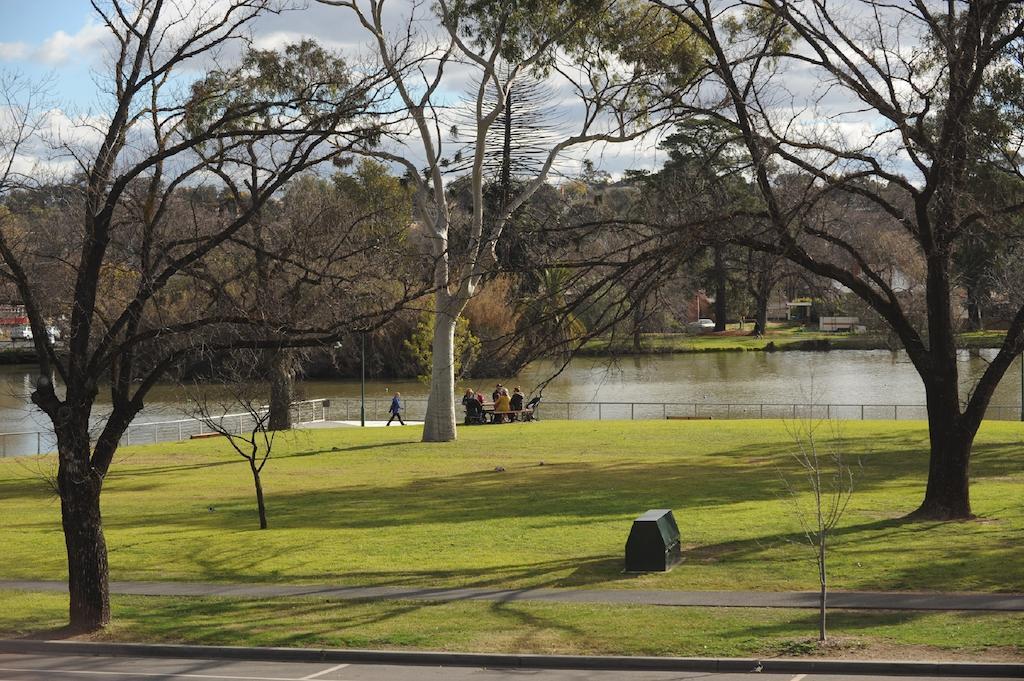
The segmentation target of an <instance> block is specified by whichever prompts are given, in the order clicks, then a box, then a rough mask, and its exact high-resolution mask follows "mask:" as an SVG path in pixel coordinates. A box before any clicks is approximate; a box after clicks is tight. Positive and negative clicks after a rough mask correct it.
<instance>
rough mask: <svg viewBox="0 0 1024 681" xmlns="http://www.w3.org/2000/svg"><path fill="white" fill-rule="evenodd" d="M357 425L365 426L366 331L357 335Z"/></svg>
mask: <svg viewBox="0 0 1024 681" xmlns="http://www.w3.org/2000/svg"><path fill="white" fill-rule="evenodd" d="M359 425H360V426H362V427H363V428H365V427H366V332H365V331H364V332H363V333H362V335H360V336H359Z"/></svg>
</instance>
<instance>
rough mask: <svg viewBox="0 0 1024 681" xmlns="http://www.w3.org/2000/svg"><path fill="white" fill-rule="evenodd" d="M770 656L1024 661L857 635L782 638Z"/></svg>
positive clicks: (1011, 651)
mask: <svg viewBox="0 0 1024 681" xmlns="http://www.w3.org/2000/svg"><path fill="white" fill-rule="evenodd" d="M765 653H767V654H769V655H770V656H771V657H809V658H823V659H830V660H894V661H898V662H920V661H926V662H1024V650H1021V649H1019V648H1016V647H1013V646H992V647H989V648H985V649H982V650H977V649H950V648H940V647H938V646H928V645H911V644H906V643H894V642H892V641H885V640H880V639H873V638H866V637H861V636H835V637H831V638H829V640H828V641H826V642H824V643H819V642H818V640H817V638H802V639H784V640H781V641H777V642H775V643H773V644H771V645H769V646H768V647H767V648H766V649H765Z"/></svg>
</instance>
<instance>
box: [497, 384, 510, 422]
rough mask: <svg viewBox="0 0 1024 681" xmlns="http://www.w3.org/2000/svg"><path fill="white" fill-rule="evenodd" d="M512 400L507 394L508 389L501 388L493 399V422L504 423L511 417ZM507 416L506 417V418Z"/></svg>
mask: <svg viewBox="0 0 1024 681" xmlns="http://www.w3.org/2000/svg"><path fill="white" fill-rule="evenodd" d="M511 412H512V401H511V399H509V396H508V389H507V388H502V389H501V391H500V393H499V394H498V397H497V398H496V399H495V400H494V421H493V423H504V422H505V421H506V420H507V419H511V418H512V413H511ZM506 417H507V418H506Z"/></svg>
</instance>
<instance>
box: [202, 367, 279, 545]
mask: <svg viewBox="0 0 1024 681" xmlns="http://www.w3.org/2000/svg"><path fill="white" fill-rule="evenodd" d="M285 351H286V350H284V349H281V350H279V351H278V352H285ZM265 354H266V351H263V350H248V349H245V350H235V351H233V352H232V353H231V355H230V356H228V357H227V358H220V359H216V360H214V361H215V362H216V363H217V365H218V366H217V369H215V370H214V376H213V378H214V379H216V381H217V382H218V384H213V383H204V384H199V383H197V384H195V385H194V386H193V387H192V388H190V389H189V390H188V392H189V393H190V394H189V406H188V407H187V408H186V410H187V411H188V414H189V416H191V417H192V418H195V419H197V420H198V421H200V422H201V423H202V424H203V425H204V426H206V428H208V429H209V430H211V431H212V432H214V433H218V434H220V435H222V436H223V437H224V439H225V440H227V442H228V444H230V445H231V449H232V450H234V452H235V453H236V454H238V455H239V456H240V457H242V458H243V459H245V460H246V462H247V463H248V464H249V470H250V472H251V473H252V482H253V487H254V489H255V492H256V508H257V510H258V512H259V519H260V529H261V530H265V529H267V504H266V501H265V500H264V497H263V480H262V478H261V477H260V476H261V474H262V473H263V468H264V466H266V465H267V461H269V460H270V454H271V452H272V451H273V449H274V440H275V436H276V435H277V430H275V429H274V428H272V427H271V423H270V413H271V410H270V407H269V406H268V405H265V404H263V401H262V400H263V398H265V396H266V393H267V389H266V385H265V382H264V381H265V372H263V371H262V366H263V364H264V361H263V360H264V359H265Z"/></svg>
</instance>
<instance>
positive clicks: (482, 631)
mask: <svg viewBox="0 0 1024 681" xmlns="http://www.w3.org/2000/svg"><path fill="white" fill-rule="evenodd" d="M65 600H66V599H65V598H64V597H62V596H59V595H56V594H29V593H20V592H2V591H0V602H3V603H4V607H3V608H0V632H4V633H5V635H7V636H18V635H31V634H38V632H39V631H40V630H47V629H53V628H57V627H60V626H62V625H63V624H64V622H65V612H66V608H67V604H66V602H65ZM112 608H113V612H114V621H113V623H112V624H111V626H110V627H109V628H108V629H106V630H105V631H102V632H100V633H99V634H96V635H93V636H91V637H90V638H92V639H94V640H113V641H136V642H159V643H178V642H187V643H194V644H199V645H248V646H296V647H341V648H373V649H380V648H405V649H426V650H454V651H474V652H512V653H560V654H577V655H585V654H592V655H682V656H700V657H712V656H742V657H747V656H750V657H772V656H786V657H791V656H802V655H824V656H827V657H860V658H870V657H876V658H884V659H927V660H935V659H987V660H1007V661H1019V660H1021V659H1024V615H1021V614H1020V613H1015V614H1013V613H969V614H968V613H923V612H913V613H910V612H907V613H896V612H871V613H868V612H853V611H843V612H833V613H832V614H831V615H830V617H829V622H830V627H831V635H832V636H833V637H835V639H836V641H835V644H834V645H833V646H829V647H826V648H823V649H822V648H818V647H817V646H816V645H814V644H813V643H812V642H811V640H810V639H812V638H813V637H814V635H815V634H816V632H817V619H816V613H814V612H813V611H808V610H783V609H747V608H658V607H643V606H629V605H577V604H558V603H536V602H532V603H531V602H513V603H481V602H455V603H422V602H410V601H380V602H372V603H368V602H344V603H337V602H333V603H331V602H325V601H322V600H317V599H315V598H288V599H280V600H275V601H273V602H265V601H264V602H260V601H253V600H246V599H226V598H193V599H172V598H153V597H138V596H115V597H114V599H113V603H112Z"/></svg>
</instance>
